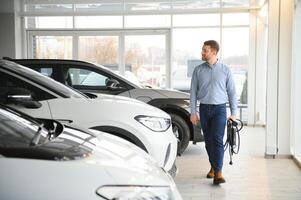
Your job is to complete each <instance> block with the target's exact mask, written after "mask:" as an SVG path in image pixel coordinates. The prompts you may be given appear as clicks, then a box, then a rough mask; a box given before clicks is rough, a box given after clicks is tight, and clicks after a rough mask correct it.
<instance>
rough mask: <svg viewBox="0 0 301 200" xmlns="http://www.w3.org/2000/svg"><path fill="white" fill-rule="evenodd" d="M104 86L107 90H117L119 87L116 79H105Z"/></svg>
mask: <svg viewBox="0 0 301 200" xmlns="http://www.w3.org/2000/svg"><path fill="white" fill-rule="evenodd" d="M106 86H107V88H109V89H118V88H119V86H120V83H119V82H118V81H117V80H116V79H107V80H106Z"/></svg>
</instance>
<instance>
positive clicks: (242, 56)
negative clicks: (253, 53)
mask: <svg viewBox="0 0 301 200" xmlns="http://www.w3.org/2000/svg"><path fill="white" fill-rule="evenodd" d="M222 62H223V63H224V64H227V65H228V66H229V67H230V69H231V71H232V73H233V75H234V81H235V85H236V92H237V99H238V100H240V102H241V103H243V104H247V73H248V63H249V28H248V27H247V28H224V29H223V44H222Z"/></svg>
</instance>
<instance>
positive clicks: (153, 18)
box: [124, 15, 171, 28]
mask: <svg viewBox="0 0 301 200" xmlns="http://www.w3.org/2000/svg"><path fill="white" fill-rule="evenodd" d="M124 21H125V27H126V28H137V27H168V26H170V25H171V16H170V15H132V16H125V17H124Z"/></svg>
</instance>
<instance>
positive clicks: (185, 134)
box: [169, 113, 190, 155]
mask: <svg viewBox="0 0 301 200" xmlns="http://www.w3.org/2000/svg"><path fill="white" fill-rule="evenodd" d="M169 114H170V116H171V122H172V131H173V133H174V134H175V135H176V137H177V138H178V155H181V154H182V153H183V152H184V151H185V149H186V148H187V146H188V144H189V140H190V130H189V127H188V125H187V123H186V122H185V120H184V119H183V118H182V117H180V116H178V115H176V114H173V113H169Z"/></svg>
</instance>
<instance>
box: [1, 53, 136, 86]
mask: <svg viewBox="0 0 301 200" xmlns="http://www.w3.org/2000/svg"><path fill="white" fill-rule="evenodd" d="M3 59H5V60H9V61H13V62H14V61H16V62H20V63H21V64H22V63H23V64H64V65H68V64H76V65H81V66H86V67H88V68H94V69H96V70H102V71H104V72H105V73H107V74H110V75H112V76H115V77H117V78H119V79H121V80H122V81H124V82H126V83H128V84H129V85H131V86H132V87H133V88H141V86H139V85H137V84H135V83H133V82H131V81H129V80H128V79H127V78H125V77H124V76H122V75H120V74H117V73H115V72H114V71H112V70H111V69H109V68H107V67H105V66H103V65H101V64H97V63H91V62H87V61H81V60H72V59H12V58H8V57H4V58H3ZM54 67H55V66H54Z"/></svg>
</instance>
